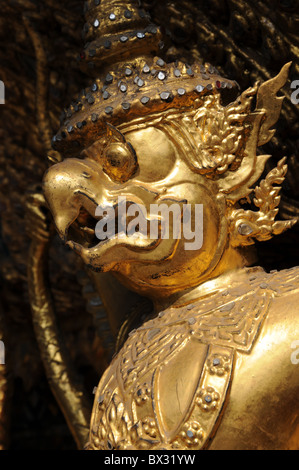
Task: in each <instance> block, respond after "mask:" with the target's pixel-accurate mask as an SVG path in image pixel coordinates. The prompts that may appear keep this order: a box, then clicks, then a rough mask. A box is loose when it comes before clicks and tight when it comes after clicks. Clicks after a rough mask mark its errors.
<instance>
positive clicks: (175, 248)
mask: <svg viewBox="0 0 299 470" xmlns="http://www.w3.org/2000/svg"><path fill="white" fill-rule="evenodd" d="M85 33H86V38H87V44H86V47H85V49H84V51H82V53H81V61H82V67H83V68H85V69H86V70H88V71H89V73H91V74H92V75H93V77H94V80H93V82H92V84H91V86H90V88H89V89H86V90H83V91H82V92H81V93H80V95H79V96H78V99H77V100H76V101H75V102H73V103H72V104H71V106H70V107H69V108H68V109H67V110H66V111H65V116H64V122H63V124H62V127H61V129H60V130H59V132H58V133H57V135H55V137H54V139H53V147H54V149H55V150H56V152H59V154H60V155H62V156H63V159H62V161H60V162H58V163H57V162H56V163H55V157H53V156H52V157H51V158H52V161H53V163H55V164H54V165H53V166H51V168H50V169H49V170H48V171H47V172H46V174H45V177H44V181H43V186H44V194H45V198H46V201H47V203H48V205H49V207H50V210H51V212H52V214H53V217H54V220H55V224H56V227H57V231H58V233H59V235H60V236H61V238H62V239H63V240H64V241H65V242H66V243H67V244H68V245H69V246H70V247H71V248H72V249H73V250H74V251H75V252H76V253H78V254H79V255H80V256H81V258H82V259H83V260H84V262H85V263H86V265H88V266H89V267H90V268H92V269H93V270H94V271H95V272H100V273H102V272H107V271H111V272H112V273H113V275H114V276H115V277H116V278H117V279H118V280H119V281H120V282H121V283H122V284H124V285H125V286H126V287H127V288H128V289H129V290H131V291H134V292H137V293H139V294H141V295H142V296H144V297H147V298H149V299H151V301H152V303H153V305H154V312H153V313H152V314H151V316H150V317H148V318H146V319H145V320H143V321H140V324H139V326H138V327H136V328H135V329H134V330H132V331H130V333H129V337H128V338H127V339H126V340H125V341H124V342H123V344H122V347H121V348H120V350H119V352H118V353H117V355H115V357H114V358H113V360H112V362H111V364H110V365H109V367H108V368H107V370H106V372H105V373H104V375H103V376H102V378H101V380H100V383H99V385H98V387H97V390H96V393H95V400H94V407H93V412H92V418H91V425H90V434H89V442H88V443H87V446H86V448H87V449H99V450H101V449H121V450H122V449H151V450H152V449H153V450H157V449H178V450H182V449H207V448H208V449H297V448H298V445H299V421H298V407H299V398H298V396H299V394H298V384H299V380H298V378H299V369H298V367H295V366H294V364H293V363H292V361H291V353H292V349H291V344H292V342H293V341H294V340H297V339H299V316H298V313H297V305H298V280H299V270H298V269H297V268H294V269H290V270H285V271H281V272H271V273H266V272H265V271H264V270H263V269H262V268H259V267H250V266H251V265H252V264H253V263H254V261H255V258H254V251H253V250H254V247H253V244H254V241H255V240H259V241H264V240H268V239H270V238H271V237H272V236H273V235H276V234H280V233H282V232H283V231H284V230H286V229H287V228H289V227H291V226H292V224H293V223H294V221H293V220H289V221H284V222H282V221H276V220H275V216H276V214H277V212H278V208H277V207H278V204H279V200H280V197H279V195H278V193H279V189H280V185H281V183H282V182H283V180H284V176H285V174H286V171H287V165H286V162H285V159H284V158H282V159H281V160H280V162H279V163H278V165H277V167H276V168H274V169H273V170H271V171H270V172H269V173H268V174H267V175H266V177H265V179H263V180H261V179H260V178H261V176H262V173H263V170H264V168H265V163H266V162H267V160H268V159H269V158H270V157H271V156H270V155H264V154H262V153H261V152H258V151H257V148H259V147H261V146H263V145H264V144H266V143H267V142H268V141H270V139H271V138H272V136H273V134H274V132H275V131H274V130H273V125H274V124H275V122H276V121H277V119H278V117H279V113H280V110H281V106H282V101H283V98H282V97H279V96H277V93H278V92H279V90H280V89H281V87H282V86H283V85H284V84H285V82H286V80H287V75H288V69H289V67H290V64H286V65H285V66H284V67H283V68H282V70H281V72H280V73H279V74H278V76H276V77H275V78H273V79H271V80H269V81H267V82H265V83H263V84H259V83H257V84H255V85H254V86H252V87H251V88H249V89H247V90H246V91H244V92H242V93H241V92H240V91H239V89H238V85H237V84H236V82H234V81H232V80H229V79H226V78H223V77H221V76H219V74H218V73H217V70H215V68H214V67H213V66H212V65H210V64H206V63H205V64H204V63H195V64H192V66H190V65H189V64H185V63H181V62H180V61H177V62H174V63H166V62H165V61H164V60H163V59H162V58H161V57H159V56H160V55H161V54H160V53H159V50H160V48H161V47H162V45H163V44H162V33H161V31H160V29H159V28H157V27H156V26H155V25H153V24H152V23H151V22H150V20H149V18H148V16H147V14H146V13H145V12H144V11H143V10H142V11H140V10H139V9H138V2H137V1H136V2H135V1H130V2H126V4H125V5H124V3H123V2H118V1H106V0H103V1H102V2H99V1H98V2H97V1H94V0H89V1H88V2H86V25H85ZM258 180H259V183H258V185H257V182H258ZM252 196H253V197H252ZM119 197H125V198H126V203H127V207H126V208H127V209H128V211H129V209H130V206H132V204H138V205H140V206H143V207H145V208H146V209H147V213H149V209H150V207H151V205H152V204H160V203H161V204H162V203H163V204H164V205H165V206H166V207H167V208H168V209H169V210H171V206H172V205H173V203H177V205H178V206H179V207H180V208H181V211H180V212H179V213H178V214H174V215H173V219H172V221H171V224H170V227H169V237H163V236H162V229H161V224H160V225H159V228H160V230H159V231H158V237H157V238H151V236H150V231H148V233H147V235H148V236H147V237H144V236H141V235H140V236H138V234H136V233H135V235H134V236H131V235H130V234H129V233H128V232H126V230H125V231H123V232H122V236H121V237H118V236H114V237H112V238H107V239H105V240H99V239H98V238H97V237H96V232H95V227H96V223H97V222H99V221H101V220H103V219H102V218H101V217H97V216H96V210H97V207H98V206H101V207H110V208H113V209H115V210H116V209H117V208H118V201H119ZM250 201H251V202H253V203H254V204H255V206H256V210H253V208H252V207H251V206H249V203H250ZM185 204H190V205H191V206H192V207H194V206H195V205H196V204H201V205H202V206H203V217H202V220H203V239H202V244H201V246H200V248H196V249H189V250H186V249H185V244H186V241H190V240H188V239H187V237H186V236H185V235H184V232H183V234H182V236H181V237H180V238H177V237H175V236H174V222H175V217H176V218H179V220H180V221H182V220H183V213H184V205H185ZM118 209H119V208H118ZM131 216H133V214H131ZM191 219H192V220H191V222H192V224H193V226H194V224H195V222H196V221H195V215H194V213H193V212H192V214H191ZM176 221H177V219H176ZM147 222H148V223H149V222H150V218H149V217H148V216H147ZM115 229H116V232H120V227H119V225H118V224H116V227H115ZM116 235H117V234H116ZM115 295H116V296H117V295H118V293H117V292H115Z"/></svg>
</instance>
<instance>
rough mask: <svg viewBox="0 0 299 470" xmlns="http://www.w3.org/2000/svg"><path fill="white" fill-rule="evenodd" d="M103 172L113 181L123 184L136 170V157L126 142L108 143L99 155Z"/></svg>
mask: <svg viewBox="0 0 299 470" xmlns="http://www.w3.org/2000/svg"><path fill="white" fill-rule="evenodd" d="M101 163H102V166H103V170H104V171H105V173H107V175H108V176H109V177H110V178H111V179H112V180H114V181H117V182H119V183H125V182H126V181H128V180H129V179H130V178H131V177H132V176H133V174H134V173H135V171H136V169H137V157H136V153H135V151H134V149H133V147H132V146H131V145H130V144H129V143H127V142H110V143H109V144H108V145H107V147H106V148H105V149H104V151H103V153H102V155H101Z"/></svg>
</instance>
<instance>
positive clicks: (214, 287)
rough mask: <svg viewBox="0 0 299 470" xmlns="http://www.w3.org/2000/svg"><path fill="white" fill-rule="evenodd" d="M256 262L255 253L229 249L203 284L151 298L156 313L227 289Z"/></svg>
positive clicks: (202, 281)
mask: <svg viewBox="0 0 299 470" xmlns="http://www.w3.org/2000/svg"><path fill="white" fill-rule="evenodd" d="M254 261H255V252H253V251H252V250H251V249H250V250H236V249H231V250H230V249H229V250H227V252H226V253H225V254H224V255H223V257H222V258H221V260H220V261H219V263H218V265H217V266H216V268H215V269H214V270H213V272H209V273H208V274H207V275H206V277H203V278H202V280H201V282H200V283H199V284H197V285H196V286H192V287H190V288H188V289H184V290H182V291H177V292H176V293H173V294H171V295H169V296H167V294H166V295H164V296H161V295H160V296H155V294H153V296H151V300H152V301H153V304H154V308H155V311H156V312H157V313H158V312H161V311H162V310H165V309H166V308H168V307H170V306H175V307H180V306H183V305H186V304H188V303H191V302H194V301H197V300H200V298H203V297H206V296H207V295H212V294H213V292H216V291H219V290H221V289H227V287H228V286H229V285H230V283H231V282H232V280H233V279H234V280H236V278H240V279H241V278H242V276H243V275H244V276H245V268H246V267H248V266H251V265H252V264H253V263H254Z"/></svg>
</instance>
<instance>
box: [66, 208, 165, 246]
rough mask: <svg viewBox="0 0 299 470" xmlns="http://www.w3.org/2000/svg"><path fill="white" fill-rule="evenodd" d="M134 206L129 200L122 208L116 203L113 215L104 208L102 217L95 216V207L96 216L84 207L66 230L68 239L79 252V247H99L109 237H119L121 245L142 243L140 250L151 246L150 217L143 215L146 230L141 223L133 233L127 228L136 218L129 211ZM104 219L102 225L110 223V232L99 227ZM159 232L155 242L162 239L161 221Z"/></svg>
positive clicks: (110, 238)
mask: <svg viewBox="0 0 299 470" xmlns="http://www.w3.org/2000/svg"><path fill="white" fill-rule="evenodd" d="M132 205H134V206H135V205H136V204H135V203H133V202H130V201H126V202H125V205H124V207H123V208H122V209H120V208H119V203H117V204H115V205H113V206H112V205H109V209H110V211H111V212H112V215H111V213H110V215H107V214H106V213H105V208H104V209H103V212H104V215H100V216H97V215H96V214H97V212H96V210H95V215H92V214H91V213H90V212H89V210H88V209H86V208H85V207H84V206H81V207H80V210H79V213H78V216H77V217H76V219H75V220H74V221H73V222H72V223H71V224H70V225H69V227H68V228H67V230H66V233H65V242H66V243H67V244H68V245H69V246H71V248H73V249H75V250H76V251H78V249H79V247H80V251H81V250H82V249H83V250H84V251H87V250H88V251H89V250H93V249H99V247H100V245H103V244H106V243H108V241H109V240H116V239H119V240H120V242H121V243H122V244H129V245H132V246H133V245H135V247H136V248H138V246H139V248H141V249H144V248H146V247H149V246H152V245H153V240H152V241H150V240H149V237H148V234H149V233H150V220H148V219H146V218H144V221H145V229H144V228H143V231H142V230H141V229H140V226H139V225H138V224H137V225H136V230H135V231H133V233H132V232H129V231H128V227H129V225H130V222H132V221H133V220H134V219H135V214H134V215H131V216H130V215H128V210H129V208H130V206H132ZM107 207H108V206H107ZM103 219H104V220H103ZM101 221H102V222H103V223H102V225H104V226H105V225H107V226H108V225H109V226H110V232H109V231H108V230H107V231H102V230H100V231H99V230H98V229H97V224H98V223H99V222H101ZM111 226H112V230H111ZM158 232H159V236H158V237H157V239H156V240H155V242H156V243H158V242H159V238H160V232H161V227H160V223H159V224H158ZM137 238H140V240H139V241H138V240H137ZM130 239H131V240H130ZM145 239H147V242H145Z"/></svg>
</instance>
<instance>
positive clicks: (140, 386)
mask: <svg viewBox="0 0 299 470" xmlns="http://www.w3.org/2000/svg"><path fill="white" fill-rule="evenodd" d="M298 279H299V277H298V272H297V271H296V275H295V274H294V270H287V271H284V274H283V279H282V273H281V272H280V273H279V277H278V276H277V274H276V273H275V272H274V273H270V274H266V273H265V272H264V271H263V270H259V269H257V270H255V269H248V270H246V271H245V282H244V277H243V280H242V282H240V280H236V281H235V282H232V283H230V285H229V286H228V288H225V287H223V286H222V287H221V288H219V289H218V290H215V291H213V292H212V293H210V294H208V295H206V296H205V297H202V298H201V299H200V300H197V301H196V302H194V303H189V304H187V305H185V306H180V307H179V308H176V307H175V306H174V307H171V308H168V309H167V310H165V311H163V312H160V313H159V315H158V316H157V317H156V318H154V319H153V320H150V321H148V322H146V323H145V324H144V325H142V326H141V327H140V328H138V329H137V330H134V331H132V332H131V333H130V336H129V338H128V340H127V341H126V343H125V344H124V346H123V348H122V350H121V351H120V353H119V354H118V355H117V356H116V357H115V358H114V360H113V361H112V363H111V365H110V366H109V368H108V369H107V371H106V372H105V374H104V376H103V377H102V379H101V381H100V384H99V386H98V388H97V392H96V395H95V402H94V408H93V413H92V419H91V431H90V441H89V443H88V445H87V449H90V450H92V449H94V450H96V449H98V450H104V449H106V450H107V449H110V450H112V449H119V450H125V449H144V450H160V449H166V450H185V449H189V450H199V449H207V448H209V446H210V445H211V442H212V440H213V437H214V436H215V434H216V433H217V428H218V426H219V424H220V422H221V419H222V416H223V414H224V413H225V409H226V405H227V402H228V400H229V395H230V388H231V384H232V381H233V380H234V363H235V359H236V354H241V355H250V353H251V351H252V348H253V347H254V344H255V342H257V341H258V340H259V338H258V336H259V332H260V331H261V329H262V328H263V322H264V321H265V318H266V317H267V315H268V313H269V308H270V305H271V302H272V301H273V299H274V298H275V296H278V295H281V294H283V293H284V292H288V291H290V290H292V289H294V287H295V286H296V285H297V286H298Z"/></svg>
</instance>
